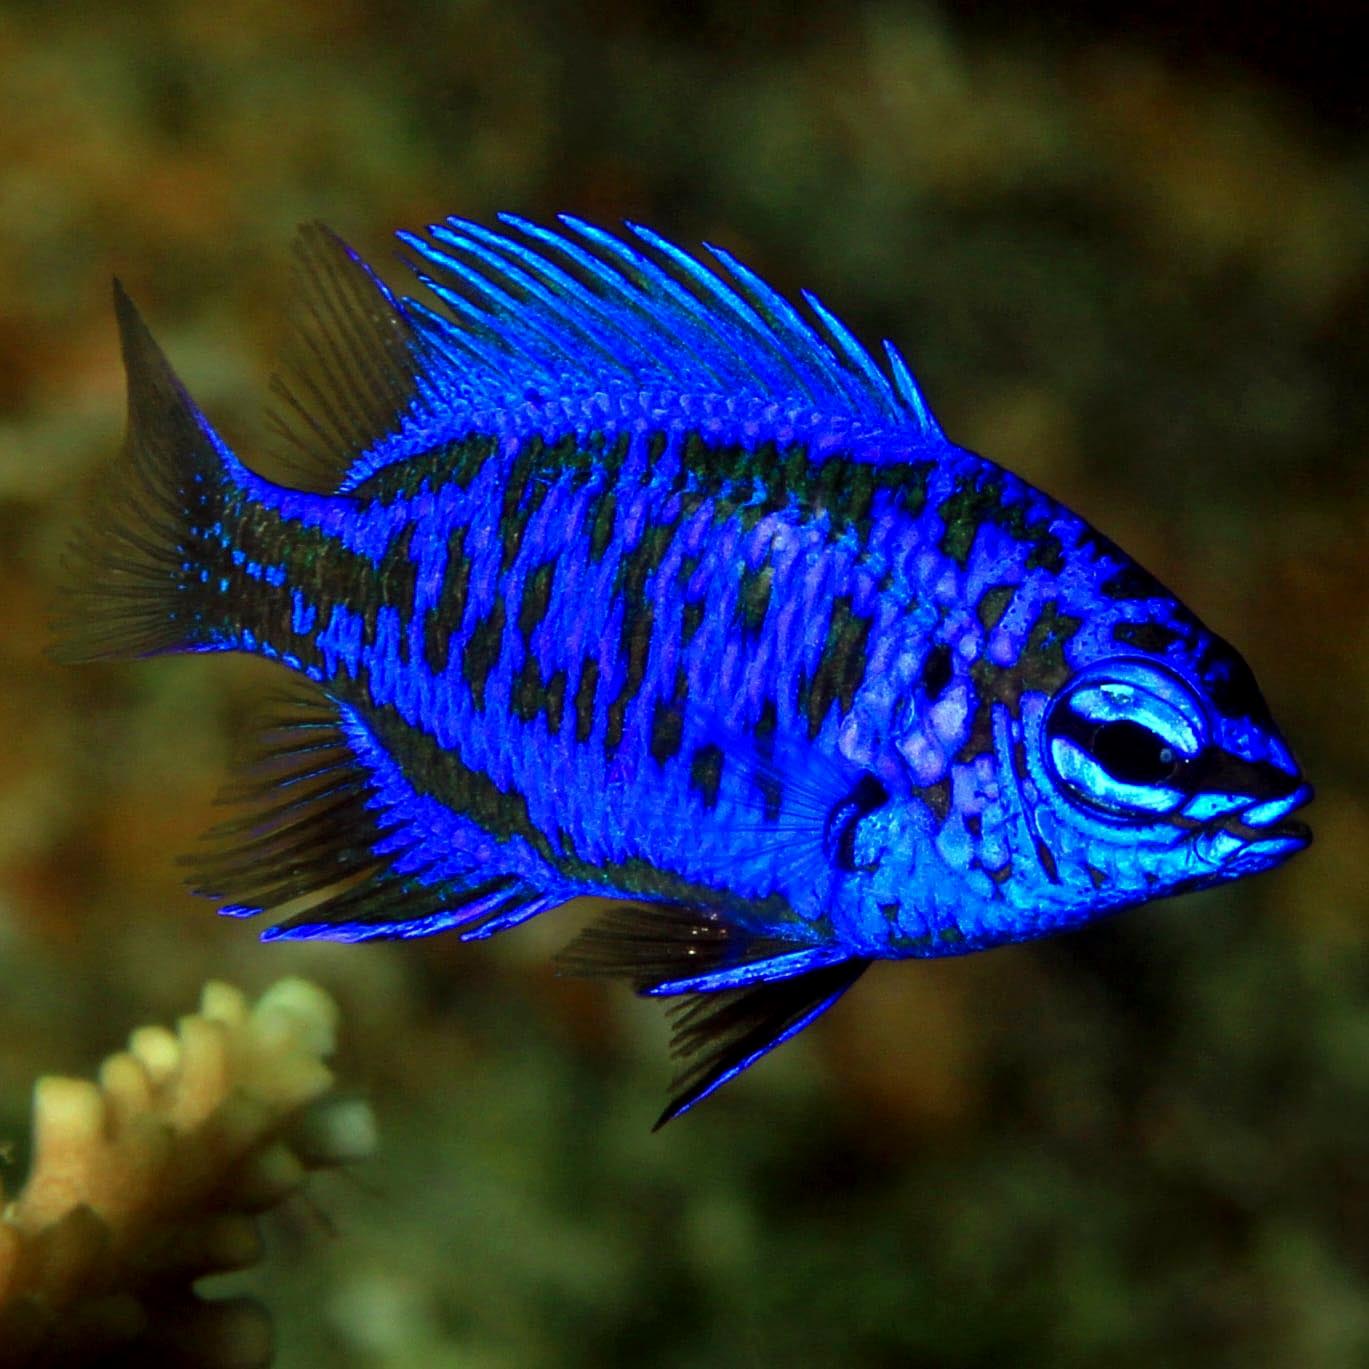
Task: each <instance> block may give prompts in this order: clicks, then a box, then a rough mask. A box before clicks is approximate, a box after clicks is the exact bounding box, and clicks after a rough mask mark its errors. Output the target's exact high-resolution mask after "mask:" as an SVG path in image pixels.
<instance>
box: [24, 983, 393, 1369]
mask: <svg viewBox="0 0 1369 1369" xmlns="http://www.w3.org/2000/svg"><path fill="white" fill-rule="evenodd" d="M337 1019H338V1011H337V1008H336V1007H335V1006H334V1004H333V1002H332V1000H331V999H330V998H329V997H328V996H327V995H326V994H325V993H324V992H323V991H322V990H321V989H319V988H316V987H315V986H314V985H313V984H310V983H308V982H306V981H304V980H301V979H286V980H282V981H281V982H280V983H278V984H276V985H275V986H274V987H272V988H271V989H268V990H267V992H266V993H265V994H263V995H262V997H261V999H260V1000H258V1002H257V1003H256V1004H255V1005H254V1004H250V1003H249V1002H248V1001H247V999H246V998H244V996H243V995H242V994H241V993H239V992H238V991H237V990H236V989H234V988H231V987H230V986H228V985H227V984H219V983H210V984H208V985H206V986H205V989H204V992H203V996H202V999H201V1004H200V1011H199V1012H198V1013H197V1014H194V1015H193V1016H189V1017H184V1018H182V1019H181V1021H180V1023H179V1024H178V1027H177V1030H176V1032H175V1033H172V1032H170V1031H168V1030H166V1029H165V1028H162V1027H143V1028H140V1029H139V1030H138V1031H135V1032H134V1033H133V1035H132V1036H131V1037H130V1039H129V1046H128V1050H127V1051H123V1052H120V1053H119V1054H117V1055H113V1056H111V1057H110V1058H109V1059H108V1060H106V1061H105V1062H104V1065H103V1066H102V1067H101V1069H100V1081H99V1084H98V1085H97V1084H93V1083H90V1082H87V1081H84V1080H76V1079H57V1078H46V1079H42V1080H40V1081H39V1082H38V1085H37V1087H36V1088H35V1090H34V1106H33V1124H34V1137H33V1164H32V1168H31V1172H30V1175H29V1178H28V1181H27V1182H26V1183H25V1185H24V1187H23V1188H22V1189H21V1190H20V1192H19V1193H18V1194H17V1195H16V1196H15V1197H14V1199H13V1200H12V1201H10V1202H9V1203H8V1205H5V1206H4V1207H3V1212H2V1213H0V1366H4V1367H5V1369H9V1367H10V1366H36V1365H44V1366H46V1365H54V1364H61V1365H79V1364H94V1363H99V1364H101V1365H106V1364H113V1363H128V1364H138V1365H163V1364H166V1365H172V1364H183V1365H205V1366H230V1365H231V1366H233V1367H234V1369H246V1366H250V1365H260V1364H265V1363H267V1362H268V1361H269V1360H270V1357H271V1328H270V1323H269V1321H268V1319H267V1317H266V1314H265V1312H264V1311H263V1310H262V1309H261V1308H260V1307H258V1306H257V1305H256V1304H255V1303H252V1302H250V1301H246V1300H236V1301H210V1300H206V1299H202V1298H200V1297H198V1296H197V1295H196V1293H195V1291H194V1282H195V1280H197V1279H199V1278H201V1277H202V1276H204V1275H206V1274H211V1273H218V1272H222V1271H226V1270H233V1269H240V1268H243V1267H244V1266H246V1265H249V1264H252V1263H253V1262H254V1261H255V1260H256V1259H257V1258H258V1256H259V1254H260V1235H259V1232H258V1229H257V1221H256V1214H258V1213H260V1212H262V1211H264V1210H265V1209H267V1208H270V1207H272V1206H274V1205H275V1204H276V1203H279V1202H280V1201H281V1200H282V1199H283V1198H284V1197H285V1196H286V1195H287V1194H289V1193H290V1192H292V1191H293V1190H294V1189H295V1188H296V1187H297V1186H298V1185H299V1184H300V1182H301V1181H302V1180H303V1178H304V1176H305V1175H306V1173H307V1172H308V1171H309V1170H311V1169H317V1168H320V1167H325V1166H334V1165H339V1164H344V1163H347V1162H348V1161H351V1160H356V1159H359V1158H362V1157H363V1156H365V1155H366V1154H368V1153H370V1151H371V1150H372V1149H373V1147H374V1143H375V1129H374V1124H373V1121H372V1118H371V1113H370V1110H369V1108H368V1107H367V1106H366V1105H365V1104H364V1103H360V1102H355V1101H351V1102H349V1101H345V1100H341V1099H338V1098H337V1097H336V1096H334V1095H333V1094H332V1086H333V1075H332V1072H331V1070H329V1069H328V1067H327V1066H326V1065H325V1064H324V1063H323V1061H324V1058H325V1057H326V1056H328V1055H329V1054H330V1053H331V1052H332V1049H333V1039H334V1034H335V1031H336V1027H337ZM3 1204H4V1194H3V1192H0V1205H3Z"/></svg>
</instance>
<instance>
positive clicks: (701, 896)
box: [68, 219, 1310, 1120]
mask: <svg viewBox="0 0 1369 1369" xmlns="http://www.w3.org/2000/svg"><path fill="white" fill-rule="evenodd" d="M506 223H507V225H508V231H507V232H506V233H496V232H493V231H491V230H489V229H484V228H481V227H480V226H478V225H472V224H467V223H464V222H461V221H458V220H453V221H450V222H449V223H448V224H446V225H443V226H440V227H438V228H436V229H434V230H433V231H432V234H431V236H430V237H427V238H419V237H412V236H408V235H402V236H403V237H404V240H405V241H406V243H407V244H408V245H409V246H410V247H411V248H412V249H413V250H414V251H415V253H416V254H417V257H418V270H419V273H420V277H421V279H422V280H423V282H424V284H426V285H427V286H428V287H429V288H430V290H431V291H432V292H433V293H434V294H435V296H436V300H437V305H438V307H437V308H432V307H429V306H426V305H424V304H422V303H420V302H418V301H416V300H407V299H405V300H401V299H398V298H396V297H395V296H394V295H392V294H391V292H390V291H389V290H388V289H387V288H386V287H385V286H383V285H382V284H381V283H380V281H379V280H378V278H376V277H375V276H374V275H373V274H372V273H371V272H370V270H369V269H368V268H367V267H366V266H365V265H364V264H363V263H362V262H361V261H360V259H359V258H357V257H356V256H355V255H354V254H353V253H352V252H351V251H350V250H349V249H347V248H346V247H345V246H344V245H343V244H341V243H340V242H339V241H338V240H337V239H335V238H333V237H332V236H331V235H330V234H328V233H327V232H326V231H325V230H322V229H319V228H313V229H309V230H306V231H305V232H304V233H303V235H302V237H301V245H300V264H301V272H300V274H301V280H302V283H303V287H304V288H303V292H302V293H303V300H304V303H303V308H302V310H301V313H300V319H301V323H300V336H299V341H298V343H297V347H296V355H295V359H294V363H293V366H292V370H291V371H290V373H289V374H288V376H287V378H286V380H285V381H284V382H283V383H282V384H281V386H280V393H281V395H282V398H283V400H284V419H283V422H282V425H281V426H282V430H283V431H284V432H285V433H286V435H287V436H288V437H289V438H290V439H291V441H292V443H293V446H294V450H295V452H296V456H297V470H298V472H299V478H298V479H297V480H294V481H292V482H291V483H290V484H289V485H281V484H276V483H273V482H271V481H268V480H266V479H264V478H263V477H261V476H259V475H257V474H255V473H254V472H253V471H251V470H250V469H249V468H248V467H247V466H245V465H244V464H243V463H242V462H241V461H240V460H239V459H238V458H237V457H236V456H235V455H234V454H233V453H232V452H231V451H230V450H229V448H228V447H227V446H226V445H225V444H224V443H223V442H222V441H221V440H220V439H219V438H218V437H217V435H216V434H215V433H214V432H213V430H212V428H211V427H210V426H209V424H208V422H207V421H206V420H205V419H204V418H203V416H202V415H201V414H199V412H198V410H196V409H195V407H194V405H193V403H192V402H191V401H190V399H189V397H188V396H187V395H186V394H185V392H184V390H183V389H182V388H181V387H180V385H179V383H178V382H177V381H176V379H175V377H174V375H173V374H172V372H171V370H170V368H169V367H168V365H167V363H166V362H165V360H164V358H163V357H162V356H161V354H160V352H159V351H158V350H157V348H156V346H155V344H154V343H153V342H152V340H151V338H150V336H149V335H148V333H147V331H146V329H145V328H144V327H143V325H142V323H141V321H140V320H139V319H138V317H137V315H136V313H135V311H134V310H133V308H132V306H131V305H130V304H129V303H128V302H127V300H126V298H124V297H122V296H120V297H119V300H118V312H119V316H120V322H121V328H122V333H123V338H124V349H125V358H126V363H127V367H128V371H129V378H130V409H129V412H130V417H129V439H128V445H127V455H126V462H125V466H124V469H123V476H122V479H123V487H122V490H121V492H120V494H119V497H118V500H117V503H116V510H117V511H116V514H115V516H114V517H113V518H112V519H108V520H107V521H106V526H105V528H104V530H103V533H102V535H101V536H100V537H98V538H90V539H85V540H83V541H82V542H81V543H80V544H78V549H77V550H78V561H83V562H84V568H83V572H82V574H83V577H84V578H83V581H82V582H81V583H80V584H78V587H77V590H76V598H77V605H76V610H75V612H74V614H73V621H72V624H71V625H70V626H69V629H68V631H69V638H70V645H69V647H68V654H69V655H71V656H73V657H79V658H89V657H120V656H128V655H146V654H153V653H156V652H160V651H167V650H196V651H220V650H236V651H248V652H254V653H257V654H260V655H264V656H266V657H269V658H271V659H273V660H277V661H280V662H281V663H283V664H284V665H286V666H288V667H290V668H291V669H292V670H293V671H295V672H296V676H297V678H298V679H299V680H300V681H301V683H302V685H303V692H302V694H301V695H300V697H299V698H298V699H297V700H296V701H294V702H293V703H292V704H291V705H290V706H289V707H288V708H287V709H285V710H284V711H282V712H281V714H280V716H279V717H278V718H277V719H276V720H275V721H274V723H273V725H272V726H271V727H270V728H268V729H267V731H266V733H265V734H264V737H263V741H262V744H261V747H260V750H259V754H258V756H257V758H256V760H255V762H254V765H253V767H252V770H251V772H250V774H249V776H248V777H247V778H246V779H245V780H244V781H243V782H242V783H241V784H240V785H239V786H238V787H237V789H236V790H235V791H233V794H234V796H235V797H237V798H239V799H242V800H244V801H245V802H246V803H247V804H248V812H247V816H246V817H244V818H243V819H241V820H237V821H233V822H230V823H227V824H224V825H223V826H222V827H221V828H220V829H218V830H217V832H216V833H215V834H214V837H215V845H214V848H213V850H212V853H211V854H210V855H208V856H206V857H202V858H201V859H200V861H199V868H198V871H197V882H198V885H199V887H200V889H201V891H202V892H205V893H208V894H211V895H212V896H215V897H216V898H218V900H219V902H220V904H221V906H222V907H223V910H224V911H226V912H231V913H237V914H241V915H252V914H256V913H259V912H262V911H264V910H272V909H274V910H281V909H284V910H285V912H286V914H287V915H286V916H284V917H283V918H282V920H281V921H279V922H278V923H277V924H276V925H275V926H274V927H273V928H271V929H270V930H268V931H267V932H266V933H265V934H264V935H265V936H266V937H267V938H268V939H269V938H277V937H311V936H327V937H333V938H338V939H347V940H359V939H368V938H372V937H396V936H399V937H407V936H417V935H426V934H428V933H431V932H435V931H440V930H443V929H446V928H456V929H457V930H459V931H460V932H461V934H462V935H463V936H465V937H467V938H473V937H481V936H487V935H490V934H492V933H494V932H497V931H500V930H503V929H505V928H507V927H510V926H514V925H516V924H517V923H519V922H522V921H525V920H526V919H527V918H529V917H532V916H534V915H536V914H538V913H540V912H543V911H544V910H546V909H548V908H551V907H554V906H556V905H558V904H560V903H563V902H566V901H567V900H569V899H572V898H575V897H578V896H582V895H591V896H597V897H601V898H608V899H610V900H612V901H613V902H612V904H611V905H610V907H611V911H610V912H609V913H608V914H607V915H605V917H604V918H603V919H601V921H600V922H599V923H597V924H595V925H594V926H592V927H590V928H589V929H588V930H587V931H586V932H585V933H583V934H582V935H581V937H580V938H579V939H578V940H577V941H576V942H575V943H573V944H572V946H571V947H570V948H569V949H568V951H567V952H566V953H565V955H564V957H563V963H564V965H565V966H566V967H567V968H569V969H571V970H573V971H578V972H582V973H592V974H606V975H618V976H621V977H624V978H626V979H628V980H629V981H630V982H631V983H632V984H633V985H634V987H636V988H637V989H638V991H639V992H642V993H646V994H650V995H655V996H661V997H665V998H668V999H670V1000H672V1001H673V1002H674V1003H675V1005H676V1009H675V1010H676V1013H677V1017H676V1026H677V1038H676V1046H677V1049H678V1050H679V1051H680V1052H681V1053H682V1054H685V1055H687V1056H690V1057H692V1060H693V1063H692V1064H691V1065H690V1066H689V1067H688V1068H687V1069H686V1071H685V1073H684V1074H683V1075H682V1076H681V1077H680V1079H679V1080H677V1084H676V1093H675V1096H674V1098H673V1099H672V1102H671V1105H670V1107H669V1108H667V1110H666V1114H665V1117H664V1118H663V1119H662V1120H665V1118H668V1117H670V1116H673V1115H676V1114H678V1113H679V1112H680V1111H683V1110H684V1109H685V1108H687V1107H689V1106H691V1105H692V1104H693V1103H694V1102H697V1101H698V1100H699V1099H700V1098H702V1097H703V1096H706V1095H707V1094H708V1093H710V1092H712V1091H713V1089H715V1088H717V1087H718V1086H719V1085H720V1084H721V1083H722V1082H724V1081H725V1080H726V1079H728V1078H731V1077H732V1076H733V1075H735V1074H736V1073H738V1072H739V1071H740V1070H742V1069H744V1068H746V1066H747V1065H749V1064H750V1063H752V1062H753V1061H754V1060H755V1059H757V1058H759V1056H760V1055H762V1054H764V1053H766V1051H768V1050H770V1049H772V1048H773V1046H774V1045H776V1044H778V1042H780V1041H782V1040H784V1039H786V1038H787V1037H788V1036H790V1035H792V1034H793V1033H794V1032H796V1031H797V1030H799V1029H801V1028H802V1027H803V1026H804V1025H805V1024H806V1023H807V1022H809V1021H811V1020H812V1018H813V1017H815V1016H816V1015H817V1014H818V1013H820V1012H821V1011H823V1010H824V1009H825V1008H826V1007H827V1006H829V1005H830V1003H831V1002H833V1001H835V999H836V998H837V997H839V996H840V994H841V993H842V992H844V991H845V989H846V988H847V987H849V985H850V984H851V983H852V982H854V980H855V978H857V977H858V976H859V974H860V972H861V970H863V968H864V967H865V966H866V965H867V964H868V963H869V962H870V960H872V959H875V958H903V957H913V956H923V957H930V956H940V955H947V954H958V953H964V952H968V951H974V950H979V949H984V948H987V947H991V946H995V945H999V944H1002V943H1006V942H1013V941H1021V940H1025V939H1029V938H1033V937H1037V936H1041V935H1045V934H1048V933H1050V932H1054V931H1058V930H1061V929H1064V928H1068V927H1071V926H1075V925H1078V924H1080V923H1083V922H1086V921H1089V920H1091V919H1093V918H1096V917H1098V916H1100V915H1101V914H1103V913H1106V912H1109V911H1112V910H1114V909H1117V908H1121V907H1125V906H1127V905H1130V904H1135V903H1139V902H1143V901H1145V900H1147V899H1149V898H1152V897H1156V896H1159V895H1163V894H1168V893H1174V892H1178V891H1180V890H1183V889H1189V888H1195V887H1200V886H1203V885H1207V884H1211V883H1215V882H1218V881H1221V880H1224V879H1230V878H1234V877H1237V876H1239V875H1243V874H1247V873H1252V872H1254V871H1256V870H1260V869H1263V868H1267V867H1269V866H1272V865H1274V864H1277V863H1278V862H1279V861H1281V860H1283V859H1285V858H1286V857H1287V856H1288V855H1290V854H1292V853H1293V852H1294V851H1296V850H1298V849H1300V848H1301V847H1302V846H1303V845H1305V844H1306V841H1307V839H1308V835H1307V832H1306V829H1305V828H1303V827H1302V826H1301V825H1300V824H1297V823H1295V822H1293V821H1291V819H1290V818H1289V814H1290V813H1291V812H1292V811H1293V809H1294V808H1296V807H1298V806H1299V805H1300V804H1301V803H1303V802H1305V801H1306V799H1307V798H1308V797H1309V796H1310V789H1309V788H1308V786H1307V785H1306V784H1305V783H1304V782H1303V780H1302V777H1301V775H1300V773H1299V770H1298V767H1297V764H1296V762H1295V761H1294V759H1293V757H1292V754H1291V752H1290V751H1289V749H1288V747H1287V745H1286V743H1285V742H1284V741H1283V740H1282V738H1281V737H1280V735H1279V733H1278V731H1277V729H1276V728H1275V726H1274V724H1273V722H1272V721H1271V719H1270V717H1269V714H1268V710H1267V708H1266V707H1265V705H1264V703H1263V701H1262V700H1261V698H1260V695H1259V691H1258V689H1257V687H1256V686H1255V684H1254V681H1253V678H1252V677H1251V675H1250V672H1249V669H1248V667H1246V666H1245V664H1244V662H1243V661H1242V660H1241V658H1240V657H1239V656H1238V655H1237V654H1236V653H1235V651H1234V650H1233V649H1232V648H1230V647H1229V646H1228V645H1227V644H1226V643H1224V642H1223V641H1221V640H1220V639H1219V638H1218V637H1216V636H1215V635H1214V634H1212V633H1211V632H1210V631H1208V630H1207V629H1206V628H1205V627H1204V626H1203V625H1202V623H1201V622H1200V621H1199V620H1198V619H1197V618H1196V617H1195V616H1194V615H1193V614H1191V613H1190V612H1189V611H1188V610H1187V609H1186V608H1185V607H1184V606H1183V605H1182V604H1181V603H1180V602H1179V601H1178V600H1176V599H1175V598H1174V597H1173V596H1172V595H1171V594H1170V593H1169V592H1168V591H1166V590H1165V589H1164V588H1163V587H1161V586H1160V585H1159V584H1158V583H1157V582H1156V581H1155V580H1154V579H1152V578H1151V577H1150V576H1149V575H1148V574H1147V573H1146V572H1144V571H1143V570H1141V569H1140V568H1139V567H1138V566H1137V565H1135V563H1134V562H1132V561H1131V560H1130V559H1129V558H1128V557H1127V556H1126V555H1125V554H1124V553H1122V552H1121V551H1120V550H1119V549H1118V548H1117V547H1116V546H1115V545H1114V544H1113V543H1111V542H1110V541H1109V540H1107V539H1106V538H1105V537H1103V536H1102V535H1101V534H1099V533H1098V532H1096V531H1095V530H1094V529H1093V528H1091V527H1090V526H1089V525H1088V524H1087V523H1086V522H1085V521H1084V520H1082V519H1081V518H1079V517H1078V516H1077V515H1075V514H1073V513H1071V512H1070V511H1069V510H1068V509H1066V508H1064V507H1063V506H1062V505H1060V504H1058V503H1057V502H1055V501H1054V500H1052V499H1051V498H1049V497H1048V496H1047V495H1045V494H1043V493H1041V492H1040V491H1037V490H1035V489H1033V488H1032V487H1031V486H1029V485H1027V484H1026V483H1024V482H1023V481H1021V480H1019V479H1018V478H1017V477H1015V476H1013V475H1012V474H1010V473H1008V472H1006V471H1004V470H1003V469H1002V468H1000V467H998V466H996V465H994V464H993V463H992V462H990V461H988V460H985V459H984V458H982V457H980V456H978V455H976V454H974V453H972V452H969V451H967V450H965V449H963V448H960V447H958V446H956V445H954V444H953V443H951V442H950V441H949V440H948V439H947V438H946V437H945V435H944V434H943V433H942V431H941V429H940V427H939V426H938V425H937V423H936V422H935V420H934V419H933V418H932V417H931V414H930V412H929V411H928V408H927V406H926V403H925V401H924V400H923V398H922V396H921V394H920V393H919V391H918V390H917V387H916V385H915V384H914V382H913V380H912V378H911V376H910V374H909V372H908V370H907V367H906V365H905V364H904V363H903V361H902V358H901V356H900V355H899V354H898V352H897V351H896V350H895V349H893V348H892V347H891V346H889V345H888V344H886V349H887V369H885V368H883V367H880V366H878V365H877V364H876V363H875V362H874V360H873V359H872V358H871V357H870V356H869V355H868V354H867V353H866V352H865V351H864V350H863V349H862V348H861V347H860V346H859V344H858V343H856V342H855V341H854V339H853V338H851V336H850V334H849V333H847V332H846V330H845V329H844V327H843V326H842V325H841V324H840V323H839V322H838V321H837V320H836V319H835V318H834V317H833V316H832V315H830V314H829V313H827V311H826V310H825V309H823V307H822V306H821V305H820V304H819V303H818V302H817V301H816V300H813V299H812V298H811V297H806V298H807V299H808V303H809V305H810V307H811V309H812V311H813V314H814V315H815V317H816V319H817V322H818V325H819V327H817V328H815V327H813V326H812V325H811V324H810V323H808V322H807V321H806V320H805V319H804V318H803V317H801V316H800V315H799V314H798V313H797V311H796V310H795V309H794V308H793V307H792V306H791V305H790V304H789V303H788V302H787V301H785V300H783V299H782V298H781V297H780V296H778V295H777V294H775V293H774V292H773V291H771V290H770V289H769V287H767V286H765V285H764V284H763V283H762V282H761V281H759V280H758V279H757V278H756V277H755V276H753V275H752V274H751V273H750V272H749V271H748V270H747V269H746V268H745V267H743V266H741V264H740V263H738V262H736V261H735V259H733V258H732V257H730V256H729V255H728V254H726V253H724V252H720V251H716V250H715V252H714V259H715V262H716V263H717V265H716V267H715V268H714V269H712V270H710V269H707V268H705V267H704V266H703V265H702V264H701V263H700V262H699V261H698V260H697V259H695V258H692V257H689V256H686V255H685V254H684V253H683V252H681V251H680V249H678V248H675V247H673V246H672V245H671V244H668V243H666V242H664V241H663V240H662V239H660V238H658V237H656V236H655V235H654V234H651V233H650V232H648V231H647V230H644V229H633V230H632V232H633V234H634V235H635V238H634V241H633V242H632V243H631V245H629V243H627V242H624V241H622V240H620V239H617V238H613V237H610V236H609V235H607V234H604V233H602V232H601V231H600V230H598V229H595V228H593V227H591V226H590V225H587V224H584V223H582V222H580V221H578V220H573V219H566V220H563V223H562V227H561V229H560V231H552V230H548V229H545V228H541V227H539V226H537V225H532V224H528V223H526V222H524V221H522V220H514V219H509V220H506ZM287 905H289V906H288V907H287Z"/></svg>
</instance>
